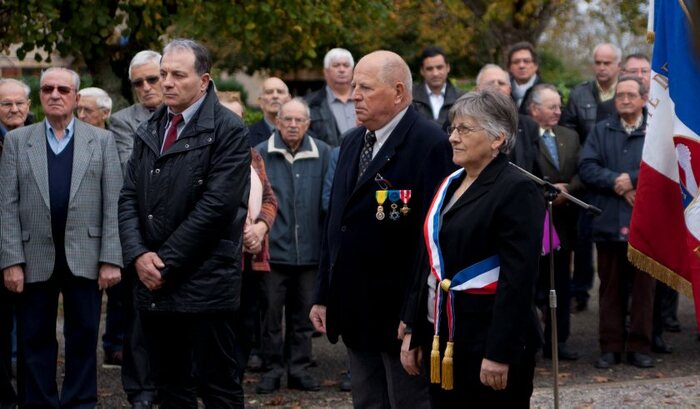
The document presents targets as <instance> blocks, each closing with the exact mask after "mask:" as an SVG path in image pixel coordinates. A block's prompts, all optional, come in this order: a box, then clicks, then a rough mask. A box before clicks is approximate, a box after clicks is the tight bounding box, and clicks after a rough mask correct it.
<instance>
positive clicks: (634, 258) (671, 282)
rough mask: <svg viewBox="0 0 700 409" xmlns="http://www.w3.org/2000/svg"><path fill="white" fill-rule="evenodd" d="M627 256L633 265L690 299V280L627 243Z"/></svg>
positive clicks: (691, 290) (691, 292) (691, 296)
mask: <svg viewBox="0 0 700 409" xmlns="http://www.w3.org/2000/svg"><path fill="white" fill-rule="evenodd" d="M696 251H697V249H696ZM627 258H628V259H629V261H630V262H631V263H632V264H633V265H634V266H635V267H637V268H639V269H640V270H643V271H646V272H647V273H649V274H650V275H651V276H653V277H654V278H656V279H657V280H659V281H663V282H664V283H666V284H667V285H668V286H670V287H672V288H673V289H675V290H676V291H678V292H679V293H682V294H683V295H685V296H686V297H688V298H690V299H692V298H693V286H692V284H691V283H690V281H688V280H686V279H685V278H683V277H681V276H680V275H678V274H676V273H675V272H673V271H672V270H670V269H669V268H668V267H665V266H664V265H662V264H661V263H659V262H658V261H656V260H654V259H652V258H651V257H649V256H647V255H646V254H644V253H642V252H641V251H639V250H637V249H636V248H634V247H632V245H629V244H628V246H627Z"/></svg>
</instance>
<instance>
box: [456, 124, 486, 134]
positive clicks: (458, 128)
mask: <svg viewBox="0 0 700 409" xmlns="http://www.w3.org/2000/svg"><path fill="white" fill-rule="evenodd" d="M483 130H484V128H478V127H477V128H470V127H468V126H466V125H457V126H451V127H449V128H447V134H448V135H452V132H454V131H457V135H459V136H466V135H469V134H470V133H474V132H478V131H483Z"/></svg>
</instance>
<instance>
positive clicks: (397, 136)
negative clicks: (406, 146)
mask: <svg viewBox="0 0 700 409" xmlns="http://www.w3.org/2000/svg"><path fill="white" fill-rule="evenodd" d="M416 115H418V114H417V113H416V111H415V110H414V108H413V107H412V106H409V107H408V110H406V113H405V114H404V116H403V118H401V120H400V121H399V123H398V124H397V125H396V128H394V131H393V132H392V133H391V135H389V137H388V138H387V140H386V142H385V143H384V145H383V146H382V148H381V149H380V150H379V152H377V155H376V156H375V157H374V158H373V159H372V161H371V162H370V163H369V166H368V167H367V170H366V171H365V173H364V174H363V175H362V177H360V180H358V181H357V184H356V185H355V189H354V190H353V193H355V192H356V191H357V190H358V189H359V188H360V187H361V186H362V185H364V184H365V183H368V182H371V181H373V180H374V177H375V176H376V175H377V173H379V171H380V170H382V168H383V167H384V166H385V165H386V164H387V163H389V162H390V161H391V159H392V158H393V156H394V154H395V153H396V149H397V148H398V147H399V146H400V145H401V144H402V143H403V141H404V139H406V135H407V134H408V131H409V129H411V126H413V123H414V122H415V121H416V118H417V117H416ZM362 136H363V137H362V138H361V139H362V141H363V143H361V144H360V148H359V150H362V148H363V146H364V133H363V134H362ZM359 158H360V153H359V151H358V154H357V159H358V160H357V162H359ZM355 174H356V175H357V171H355Z"/></svg>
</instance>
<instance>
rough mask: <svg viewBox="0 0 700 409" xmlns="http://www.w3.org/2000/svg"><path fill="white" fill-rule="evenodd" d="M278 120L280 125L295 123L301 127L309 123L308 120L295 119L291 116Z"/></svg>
mask: <svg viewBox="0 0 700 409" xmlns="http://www.w3.org/2000/svg"><path fill="white" fill-rule="evenodd" d="M280 119H281V120H282V123H283V124H285V125H291V124H292V123H293V122H296V123H298V124H300V125H303V124H305V123H307V122H308V121H309V120H308V118H295V117H292V116H283V117H282V118H280Z"/></svg>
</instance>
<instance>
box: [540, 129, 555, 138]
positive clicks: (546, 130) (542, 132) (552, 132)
mask: <svg viewBox="0 0 700 409" xmlns="http://www.w3.org/2000/svg"><path fill="white" fill-rule="evenodd" d="M546 132H549V133H550V134H552V136H557V135H556V134H555V133H554V130H552V129H544V128H542V127H540V136H542V137H544V134H545V133H546Z"/></svg>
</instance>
